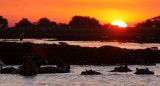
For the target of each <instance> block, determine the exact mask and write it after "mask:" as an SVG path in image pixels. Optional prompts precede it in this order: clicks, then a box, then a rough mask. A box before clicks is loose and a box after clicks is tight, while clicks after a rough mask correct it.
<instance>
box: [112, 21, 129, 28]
mask: <svg viewBox="0 0 160 86" xmlns="http://www.w3.org/2000/svg"><path fill="white" fill-rule="evenodd" d="M110 24H112V25H118V26H119V27H127V24H126V23H125V22H123V21H120V20H116V21H112V22H111V23H110Z"/></svg>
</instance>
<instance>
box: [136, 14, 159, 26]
mask: <svg viewBox="0 0 160 86" xmlns="http://www.w3.org/2000/svg"><path fill="white" fill-rule="evenodd" d="M136 28H160V16H157V17H154V18H151V19H147V20H146V21H144V22H141V23H138V24H137V25H136Z"/></svg>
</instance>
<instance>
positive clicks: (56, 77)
mask: <svg viewBox="0 0 160 86" xmlns="http://www.w3.org/2000/svg"><path fill="white" fill-rule="evenodd" d="M114 67H116V66H90V65H86V66H79V65H71V72H70V73H56V74H38V75H36V76H30V77H25V76H21V75H17V74H15V75H14V74H13V75H11V74H0V86H160V82H159V81H160V64H157V65H156V66H138V65H129V66H128V67H129V68H130V69H132V70H133V72H128V73H125V72H124V73H119V72H108V71H110V70H112V69H114ZM137 67H138V68H149V69H150V70H152V71H154V72H155V74H154V75H135V74H134V72H135V70H136V68H137ZM86 69H87V70H89V69H93V70H96V71H98V72H101V73H102V75H80V74H81V72H82V71H84V70H86Z"/></svg>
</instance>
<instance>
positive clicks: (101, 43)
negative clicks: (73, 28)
mask: <svg viewBox="0 0 160 86" xmlns="http://www.w3.org/2000/svg"><path fill="white" fill-rule="evenodd" d="M0 42H17V43H25V42H30V43H36V44H53V43H55V44H58V42H66V43H68V44H69V45H80V46H82V47H100V46H105V45H109V46H116V47H120V48H127V49H145V48H151V47H157V48H158V49H160V43H134V42H117V41H114V42H107V41H56V39H23V40H22V41H20V40H19V39H0Z"/></svg>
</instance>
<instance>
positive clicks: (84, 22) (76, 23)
mask: <svg viewBox="0 0 160 86" xmlns="http://www.w3.org/2000/svg"><path fill="white" fill-rule="evenodd" d="M101 26H102V25H101V24H100V23H99V21H98V20H97V19H95V18H90V17H88V16H74V17H72V19H71V21H70V22H69V24H66V23H56V22H54V21H51V20H50V19H48V18H46V17H44V18H40V19H39V20H38V21H37V22H33V23H32V22H31V21H29V20H28V19H27V18H22V19H21V20H20V21H19V22H18V23H16V24H15V28H27V27H53V28H55V27H60V28H100V27H101ZM7 27H8V20H7V19H5V18H3V17H2V16H0V28H7Z"/></svg>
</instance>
